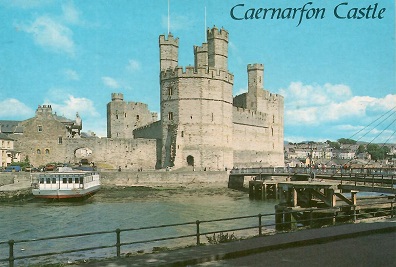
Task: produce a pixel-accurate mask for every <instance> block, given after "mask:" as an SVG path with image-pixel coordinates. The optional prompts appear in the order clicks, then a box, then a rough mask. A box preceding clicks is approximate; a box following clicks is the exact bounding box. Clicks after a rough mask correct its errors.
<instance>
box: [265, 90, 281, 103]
mask: <svg viewBox="0 0 396 267" xmlns="http://www.w3.org/2000/svg"><path fill="white" fill-rule="evenodd" d="M263 91H264V99H267V100H269V101H274V102H276V101H279V100H282V101H283V96H282V95H278V94H273V93H270V92H269V91H267V90H263Z"/></svg>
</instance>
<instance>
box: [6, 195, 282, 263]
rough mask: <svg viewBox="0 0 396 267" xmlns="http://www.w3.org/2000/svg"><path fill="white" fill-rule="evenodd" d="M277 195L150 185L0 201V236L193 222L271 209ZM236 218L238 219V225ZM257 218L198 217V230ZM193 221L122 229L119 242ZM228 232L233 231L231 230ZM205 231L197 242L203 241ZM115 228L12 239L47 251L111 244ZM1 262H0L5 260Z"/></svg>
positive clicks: (21, 251) (24, 249)
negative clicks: (67, 198) (85, 195)
mask: <svg viewBox="0 0 396 267" xmlns="http://www.w3.org/2000/svg"><path fill="white" fill-rule="evenodd" d="M275 204H276V202H275V201H257V200H249V197H248V194H247V193H245V192H240V191H235V190H231V189H227V188H204V189H202V188H200V189H185V188H184V189H183V188H180V189H148V188H137V187H135V188H130V187H126V188H114V189H103V190H101V191H100V192H98V193H97V194H96V195H95V196H94V197H92V198H90V199H89V200H86V201H84V202H77V203H69V202H67V203H65V202H52V203H51V202H42V201H25V202H16V203H0V242H1V241H7V240H10V239H13V240H24V239H37V238H40V237H52V236H61V235H71V234H81V233H90V232H98V231H114V230H115V229H117V228H120V229H130V228H139V227H145V226H157V225H163V224H174V223H185V222H195V221H196V220H200V221H202V220H213V219H221V218H230V217H237V216H247V215H258V214H259V213H261V214H268V213H273V212H274V205H275ZM273 221H274V218H273V216H270V217H264V218H263V223H272V222H273ZM236 223H238V224H239V225H236ZM257 224H258V219H257V218H252V219H246V220H241V221H233V222H230V221H225V222H216V223H202V224H201V229H200V232H201V233H204V232H207V231H218V230H227V229H233V228H237V227H241V226H242V227H246V226H248V225H257ZM195 231H196V226H195V225H194V224H192V225H188V226H181V227H174V228H170V229H169V228H159V229H155V230H146V231H137V232H121V242H133V241H137V240H147V239H154V238H161V237H169V236H175V235H188V234H194V233H195ZM230 234H231V233H230ZM257 234H258V230H257V229H253V230H250V232H235V235H236V236H237V237H244V236H246V235H257ZM206 241H207V238H206V237H205V235H203V236H201V242H206ZM115 242H116V235H115V233H111V234H104V235H99V236H98V235H95V236H87V237H83V238H81V237H80V238H77V239H76V238H72V239H70V238H68V239H61V240H45V241H37V242H28V243H18V244H16V245H15V248H14V251H15V256H16V257H19V256H25V255H29V254H37V253H47V252H49V251H59V250H70V249H75V248H82V247H90V246H101V245H113V244H115ZM195 242H196V240H195V238H191V237H190V238H186V239H182V240H180V239H175V240H171V241H164V242H154V243H150V244H134V245H129V246H125V247H124V246H123V247H122V248H121V252H122V254H125V253H136V252H137V251H139V250H141V251H144V252H151V251H152V249H153V247H160V248H163V247H167V248H168V247H175V246H185V245H193V244H195ZM110 256H115V248H110V249H103V250H99V251H85V252H78V253H72V254H65V255H60V256H51V257H40V258H33V259H23V260H18V261H17V266H24V265H26V266H27V265H31V264H34V263H50V262H54V261H55V262H62V263H67V262H73V261H75V260H85V259H91V258H101V257H110ZM7 257H8V244H0V258H7ZM7 264H8V263H7V262H0V266H7Z"/></svg>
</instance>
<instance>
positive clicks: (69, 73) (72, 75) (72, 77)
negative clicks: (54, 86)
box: [63, 69, 80, 81]
mask: <svg viewBox="0 0 396 267" xmlns="http://www.w3.org/2000/svg"><path fill="white" fill-rule="evenodd" d="M63 74H64V75H65V76H66V78H67V79H68V80H72V81H78V80H80V76H79V75H78V73H77V72H76V71H75V70H71V69H66V70H64V71H63Z"/></svg>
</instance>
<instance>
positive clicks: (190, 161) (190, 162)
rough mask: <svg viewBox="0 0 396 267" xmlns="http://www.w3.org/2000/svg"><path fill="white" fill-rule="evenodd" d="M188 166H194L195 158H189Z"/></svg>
mask: <svg viewBox="0 0 396 267" xmlns="http://www.w3.org/2000/svg"><path fill="white" fill-rule="evenodd" d="M187 165H188V166H194V157H193V156H191V155H189V156H187Z"/></svg>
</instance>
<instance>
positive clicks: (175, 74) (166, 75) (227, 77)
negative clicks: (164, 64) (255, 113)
mask: <svg viewBox="0 0 396 267" xmlns="http://www.w3.org/2000/svg"><path fill="white" fill-rule="evenodd" d="M174 78H207V79H217V80H224V81H226V82H228V83H233V81H234V75H233V74H231V73H229V72H227V71H224V70H219V69H215V68H195V67H194V66H187V67H185V68H183V67H180V66H178V67H176V68H175V69H167V70H164V71H161V80H167V79H174Z"/></svg>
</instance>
